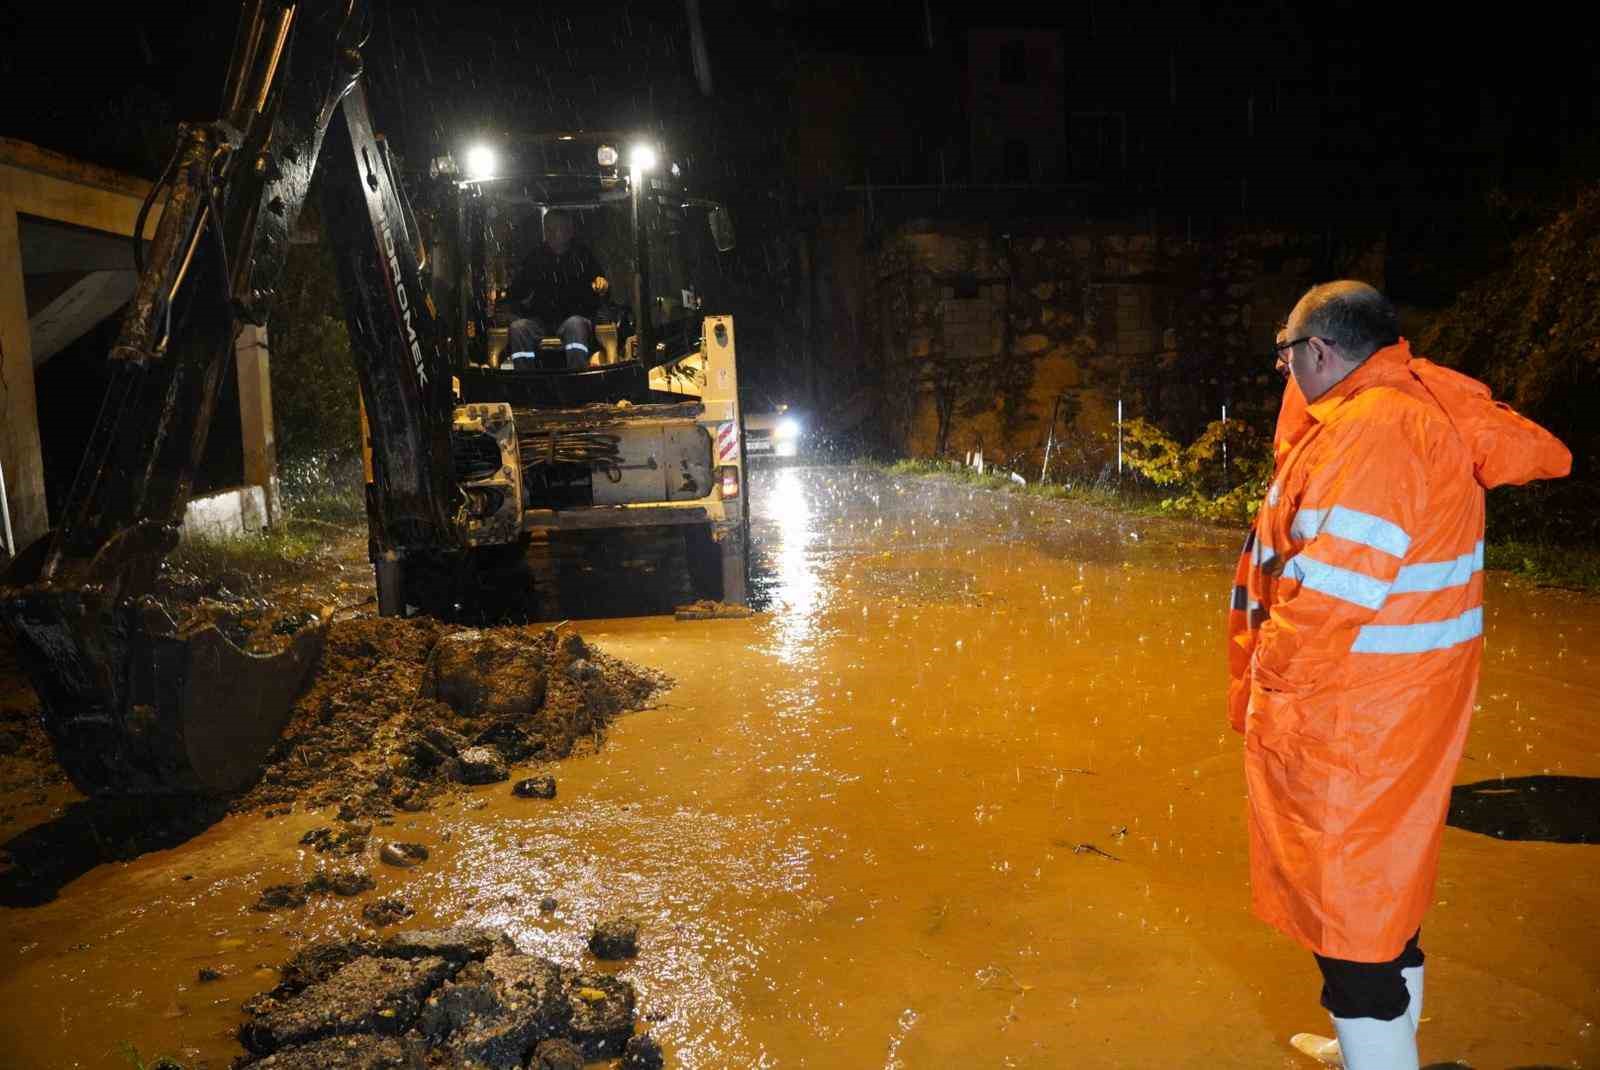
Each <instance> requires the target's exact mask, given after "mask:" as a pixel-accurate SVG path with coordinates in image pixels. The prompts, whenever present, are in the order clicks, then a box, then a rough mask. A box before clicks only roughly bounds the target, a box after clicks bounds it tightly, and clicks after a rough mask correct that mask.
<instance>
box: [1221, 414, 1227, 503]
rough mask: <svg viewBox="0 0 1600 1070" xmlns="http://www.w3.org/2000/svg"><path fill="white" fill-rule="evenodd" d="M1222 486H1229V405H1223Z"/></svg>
mask: <svg viewBox="0 0 1600 1070" xmlns="http://www.w3.org/2000/svg"><path fill="white" fill-rule="evenodd" d="M1222 485H1223V486H1225V487H1226V486H1227V485H1228V403H1227V402H1226V401H1224V402H1223V403H1222Z"/></svg>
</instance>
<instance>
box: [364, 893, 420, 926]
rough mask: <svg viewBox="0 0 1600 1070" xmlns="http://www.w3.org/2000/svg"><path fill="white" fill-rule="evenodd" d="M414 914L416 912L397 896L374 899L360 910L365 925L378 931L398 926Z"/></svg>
mask: <svg viewBox="0 0 1600 1070" xmlns="http://www.w3.org/2000/svg"><path fill="white" fill-rule="evenodd" d="M415 913H416V911H415V910H412V909H411V907H410V905H409V904H407V903H406V901H405V900H404V899H401V898H400V897H399V896H397V895H388V896H384V897H383V898H382V899H374V900H373V901H372V902H370V903H367V904H365V905H364V906H362V908H361V916H362V917H363V918H365V919H366V920H367V923H368V924H369V925H372V926H374V927H376V928H380V929H381V928H383V927H385V926H388V925H398V924H400V922H402V921H404V920H406V919H407V918H409V917H411V915H413V914H415Z"/></svg>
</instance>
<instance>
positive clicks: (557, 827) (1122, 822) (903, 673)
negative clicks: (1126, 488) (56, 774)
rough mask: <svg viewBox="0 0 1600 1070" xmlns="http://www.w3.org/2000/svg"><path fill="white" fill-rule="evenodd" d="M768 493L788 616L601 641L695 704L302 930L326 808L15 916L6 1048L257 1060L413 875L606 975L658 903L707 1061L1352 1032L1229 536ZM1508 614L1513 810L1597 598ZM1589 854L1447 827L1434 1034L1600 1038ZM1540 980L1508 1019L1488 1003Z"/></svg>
mask: <svg viewBox="0 0 1600 1070" xmlns="http://www.w3.org/2000/svg"><path fill="white" fill-rule="evenodd" d="M752 491H753V493H752V504H753V515H752V526H753V548H754V553H755V564H756V568H755V575H756V582H757V585H758V591H760V592H761V593H762V596H763V597H764V598H765V600H766V601H765V611H764V612H763V613H761V614H759V615H758V616H756V617H754V618H752V619H749V620H716V621H701V622H676V621H673V620H671V619H668V618H660V617H633V618H630V619H610V620H598V621H592V622H588V623H585V624H584V625H583V632H584V634H585V636H586V637H587V638H588V639H589V640H590V641H592V642H595V643H596V644H597V645H599V646H600V647H601V648H602V649H604V650H606V651H608V652H610V653H613V654H616V655H618V656H621V657H625V658H628V659H630V660H633V661H638V662H642V663H645V664H650V665H654V666H658V667H660V668H662V669H665V670H666V671H668V672H670V673H671V674H672V675H673V676H674V677H675V678H676V679H677V681H678V686H677V687H676V688H675V690H673V691H672V692H671V693H669V694H668V695H666V696H665V697H664V699H663V700H662V702H661V704H660V706H659V707H658V708H656V709H653V710H650V711H647V712H642V713H639V714H636V715H633V716H630V717H627V718H624V719H623V720H621V721H619V722H617V723H616V724H615V725H614V726H613V727H612V728H611V729H610V731H609V732H608V734H607V738H606V740H605V744H604V746H603V748H602V749H601V750H600V751H599V752H598V753H597V754H595V755H593V756H591V757H584V758H574V759H571V760H568V761H565V762H562V763H559V764H557V765H555V766H554V767H553V768H551V769H550V770H548V771H549V772H552V773H554V775H555V776H556V777H557V779H558V780H559V783H560V788H559V794H558V797H557V798H556V799H554V800H549V801H544V800H526V799H517V798H514V797H512V796H511V795H510V793H509V790H508V789H507V787H506V786H505V785H503V784H502V785H495V786H490V787H486V788H481V789H477V790H476V791H475V792H474V793H473V795H472V796H471V797H470V798H468V799H466V800H463V801H462V802H460V803H456V804H451V805H446V806H442V807H441V808H439V809H438V810H436V811H435V812H432V813H424V814H415V815H413V814H399V815H396V817H395V821H394V824H393V825H389V826H385V825H382V824H380V825H379V826H378V827H377V828H376V829H375V830H374V833H373V835H374V839H375V840H377V841H380V842H381V841H383V840H388V839H394V840H403V841H413V842H418V843H422V844H423V845H425V846H426V847H428V849H429V851H430V856H429V859H428V861H427V862H426V863H424V864H423V865H421V866H419V867H417V868H415V869H411V870H405V871H398V870H391V869H390V868H389V867H385V866H380V865H376V864H372V863H371V860H368V861H369V865H370V868H371V869H372V870H373V874H374V876H375V878H376V879H377V881H378V887H377V888H376V889H375V890H373V891H372V892H369V893H367V894H366V895H365V896H362V897H358V898H355V899H350V900H345V899H338V898H333V897H330V898H326V899H319V900H314V901H313V902H312V904H311V905H309V906H308V907H307V908H305V909H304V910H300V911H294V912H288V913H282V914H272V915H262V914H257V913H255V912H253V911H251V910H250V909H249V906H250V904H251V903H252V902H253V901H254V900H255V898H256V895H257V894H258V892H259V889H260V888H261V887H262V886H264V885H267V884H272V883H278V882H282V881H285V880H289V879H298V878H301V877H303V876H304V875H306V872H307V871H308V870H309V868H310V867H312V866H314V865H315V864H316V863H317V861H318V859H317V858H316V857H314V856H312V855H311V854H308V853H307V849H306V848H303V847H301V846H300V845H299V843H298V841H299V838H300V836H301V834H302V833H304V832H305V831H306V829H308V828H311V827H313V826H315V825H319V824H323V825H325V824H328V823H330V820H331V814H327V813H321V814H319V813H295V814H292V815H290V816H288V817H284V818H280V819H276V820H265V819H262V818H259V817H249V818H228V819H226V820H225V821H223V822H221V823H219V824H217V825H215V826H213V827H211V828H210V829H208V830H206V831H205V832H203V833H202V834H201V835H199V836H197V837H196V838H194V839H192V840H190V841H188V842H187V843H184V844H182V845H181V846H178V847H176V848H175V849H172V850H157V851H150V852H148V853H145V854H143V855H140V856H139V857H137V858H134V859H133V860H132V861H130V862H127V863H125V864H103V865H96V866H93V867H92V868H88V869H84V868H81V867H79V868H75V869H70V870H67V871H64V872H63V874H62V875H61V877H60V879H59V880H57V881H54V882H52V889H54V888H56V887H58V886H59V894H58V895H57V897H56V898H55V899H54V900H53V901H50V902H44V903H42V905H38V906H30V907H28V908H26V909H11V910H5V909H0V1007H3V1008H5V1010H4V1011H3V1012H0V1052H4V1053H5V1055H4V1056H3V1057H0V1063H4V1064H5V1065H6V1066H7V1067H8V1068H9V1067H12V1066H15V1067H18V1068H19V1070H44V1068H50V1070H56V1068H59V1067H72V1066H82V1067H96V1068H108V1070H109V1068H112V1067H119V1068H120V1067H124V1066H125V1065H126V1061H125V1060H124V1059H123V1058H122V1056H121V1054H120V1051H119V1045H120V1044H121V1043H122V1042H124V1041H126V1042H129V1043H131V1044H133V1045H135V1046H136V1047H137V1048H138V1049H139V1051H140V1052H142V1053H144V1054H145V1055H146V1057H147V1058H148V1056H149V1055H150V1054H151V1053H154V1052H162V1051H173V1052H176V1053H178V1054H180V1055H187V1056H188V1057H189V1059H190V1061H198V1060H200V1059H204V1060H207V1061H209V1065H210V1066H212V1067H213V1068H218V1067H222V1066H225V1065H227V1064H228V1061H229V1060H230V1059H231V1057H232V1056H233V1055H234V1054H236V1053H237V1051H238V1048H237V1046H236V1044H235V1043H234V1041H233V1039H232V1034H231V1030H233V1029H234V1028H235V1027H236V1026H237V1024H238V1021H239V1010H238V1007H239V1003H240V1001H241V1000H243V999H244V998H246V997H247V996H249V995H251V994H253V993H255V992H256V991H259V990H260V989H262V988H265V987H268V986H270V984H271V983H272V981H273V974H272V972H271V971H270V970H267V969H263V968H261V966H260V964H263V963H274V962H280V961H282V960H283V959H284V958H286V957H287V954H288V951H289V949H290V948H292V947H293V946H295V945H297V944H299V943H302V942H304V941H305V940H309V939H313V938H317V937H323V936H352V935H371V934H372V932H373V930H372V929H371V928H370V927H368V926H366V925H365V923H364V922H363V921H362V919H361V916H360V907H361V905H362V904H363V903H364V902H365V901H367V900H369V899H371V898H373V897H377V896H384V895H399V896H401V897H403V898H404V899H405V900H406V901H407V902H408V903H409V904H410V905H411V906H412V907H413V908H414V909H415V910H416V911H417V913H416V916H415V917H413V918H411V919H409V920H408V921H406V922H405V923H404V925H405V927H407V928H421V927H426V926H433V925H439V924H449V923H455V922H461V921H466V922H478V923H488V924H495V925H500V926H504V927H505V928H507V929H508V930H510V931H511V932H512V933H513V934H514V935H515V937H516V939H517V940H518V942H519V943H520V944H521V945H522V946H523V947H524V948H525V949H527V950H529V951H536V952H538V953H541V954H545V955H548V956H550V957H552V958H556V959H558V960H560V961H562V962H566V963H574V964H576V963H583V964H586V965H592V964H593V962H592V960H591V959H590V958H589V957H588V953H587V951H586V949H585V942H586V939H587V936H588V933H589V930H590V927H591V926H592V925H593V924H594V923H595V922H596V921H598V920H599V919H601V918H603V917H605V916H608V915H612V914H618V913H622V914H631V915H633V916H634V917H636V918H637V919H638V920H639V921H641V923H642V933H641V937H640V952H639V956H638V958H636V959H634V960H631V961H629V962H627V963H623V964H613V965H606V966H603V967H601V968H604V969H608V970H613V971H616V972H618V973H619V974H620V975H621V976H623V977H625V978H627V979H629V980H630V981H632V982H633V983H634V984H635V985H636V986H637V987H638V990H639V994H640V1013H641V1017H642V1018H643V1019H644V1021H645V1022H646V1023H647V1024H648V1025H649V1026H650V1028H651V1029H652V1030H653V1031H654V1032H655V1034H656V1035H657V1036H658V1038H660V1039H661V1040H662V1041H663V1043H664V1044H665V1046H666V1048H667V1051H668V1058H669V1065H672V1066H674V1067H678V1068H681V1070H696V1068H705V1070H721V1068H726V1067H776V1066H782V1067H825V1068H834V1067H851V1068H854V1067H868V1068H871V1067H905V1068H921V1067H947V1066H949V1067H954V1066H986V1067H988V1066H993V1067H1007V1066H1009V1067H1037V1068H1053V1067H1072V1068H1075V1070H1076V1068H1090V1070H1094V1068H1107V1070H1110V1068H1123V1067H1146V1066H1148V1067H1167V1066H1226V1067H1260V1068H1264V1070H1265V1068H1272V1070H1279V1068H1281V1067H1283V1066H1285V1065H1287V1060H1290V1059H1292V1053H1291V1052H1289V1050H1288V1049H1287V1048H1286V1046H1285V1044H1284V1038H1285V1037H1287V1036H1288V1035H1290V1034H1291V1033H1293V1032H1296V1031H1299V1030H1301V1029H1305V1028H1310V1027H1314V1026H1315V1024H1316V1022H1317V1021H1319V1020H1321V1021H1325V1019H1324V1018H1323V1017H1322V1012H1321V1009H1320V1008H1319V1007H1318V1005H1317V1001H1316V999H1317V988H1316V983H1315V980H1314V978H1315V974H1314V971H1310V970H1309V962H1308V960H1307V959H1306V957H1305V956H1304V955H1302V954H1301V953H1300V952H1299V951H1298V949H1296V948H1292V947H1289V946H1287V944H1286V942H1285V941H1283V940H1282V939H1281V938H1279V937H1277V936H1275V935H1274V934H1273V933H1272V932H1271V931H1270V930H1267V929H1266V928H1265V927H1264V926H1262V925H1260V924H1259V923H1258V922H1256V921H1255V920H1254V919H1253V918H1252V917H1251V916H1250V913H1249V909H1248V893H1247V891H1246V888H1247V880H1248V873H1247V863H1246V857H1245V829H1244V823H1243V803H1242V792H1243V787H1242V770H1241V763H1240V756H1239V750H1240V744H1239V740H1238V737H1237V736H1235V735H1234V734H1233V733H1232V732H1230V731H1229V730H1228V729H1227V728H1226V726H1225V722H1224V715H1223V691H1224V687H1225V672H1224V669H1223V664H1222V648H1221V647H1222V642H1221V638H1220V630H1221V616H1222V604H1223V603H1222V600H1223V596H1224V595H1225V593H1226V591H1227V589H1228V586H1229V584H1230V583H1231V573H1232V566H1233V556H1234V553H1235V552H1236V550H1237V546H1238V539H1237V538H1236V537H1235V536H1234V534H1233V533H1231V532H1221V531H1214V530H1212V529H1206V528H1199V527H1188V526H1168V525H1164V524H1162V525H1157V524H1154V523H1152V522H1149V521H1143V520H1140V521H1130V520H1128V519H1127V518H1117V517H1110V516H1107V515H1105V514H1098V513H1094V512H1091V511H1088V510H1083V509H1076V508H1073V507H1070V506H1057V505H1053V504H1049V503H1041V502H1038V501H1036V500H1034V499H1031V498H1027V497H1023V496H1020V495H993V494H987V493H983V492H975V491H972V490H971V489H969V488H966V487H961V486H954V485H950V484H945V483H941V482H938V481H930V480H920V479H896V478H892V477H887V476H884V475H882V474H880V473H875V472H870V471H865V470H842V469H832V470H828V469H822V470H816V469H813V470H806V469H798V468H785V469H776V470H761V471H758V472H757V473H756V474H755V477H754V478H753V479H752ZM1488 601H1489V603H1490V606H1491V613H1490V629H1489V630H1490V647H1489V653H1488V655H1487V657H1486V664H1485V674H1484V687H1483V688H1482V690H1481V694H1482V695H1483V700H1482V701H1483V708H1482V710H1481V711H1480V712H1479V714H1478V715H1477V718H1476V721H1475V724H1474V728H1473V735H1472V738H1471V739H1470V740H1469V747H1468V751H1469V762H1468V765H1467V766H1466V767H1465V769H1464V772H1467V773H1468V774H1469V775H1466V776H1464V777H1463V779H1470V780H1473V781H1477V782H1479V783H1478V784H1475V785H1473V786H1472V788H1471V789H1467V790H1469V791H1470V792H1471V793H1472V794H1473V795H1474V796H1475V797H1479V796H1481V797H1482V802H1481V806H1484V807H1488V806H1492V805H1501V804H1503V801H1504V800H1505V799H1506V798H1508V796H1506V795H1499V796H1493V795H1489V796H1485V795H1484V794H1483V792H1482V791H1477V790H1475V789H1477V788H1480V787H1492V786H1495V785H1499V784H1500V783H1501V781H1500V780H1499V779H1498V778H1499V777H1500V776H1502V775H1504V776H1507V777H1508V778H1510V779H1508V781H1507V782H1506V783H1508V784H1515V783H1516V778H1518V777H1523V776H1527V775H1529V774H1538V775H1539V776H1544V775H1545V770H1546V768H1549V769H1551V770H1552V772H1551V773H1549V775H1550V776H1551V777H1554V778H1559V777H1560V776H1562V775H1569V776H1571V777H1573V778H1577V777H1580V776H1588V777H1592V776H1594V775H1596V774H1600V750H1597V746H1596V740H1595V736H1594V733H1593V730H1592V721H1591V712H1590V711H1591V709H1592V707H1593V705H1594V702H1593V696H1594V695H1595V694H1600V663H1597V656H1600V655H1597V654H1596V653H1594V652H1596V651H1600V642H1596V641H1595V636H1594V632H1595V631H1596V629H1597V627H1600V613H1597V610H1596V607H1595V606H1594V604H1593V603H1592V602H1580V601H1572V602H1560V601H1555V600H1552V599H1550V598H1548V597H1546V596H1543V595H1539V596H1535V595H1517V594H1515V593H1514V592H1507V591H1502V590H1497V589H1491V590H1490V592H1489V594H1488ZM1553 665H1557V666H1559V671H1553V670H1552V668H1551V667H1552V666H1553ZM1562 769H1564V770H1566V773H1565V774H1562V773H1561V772H1560V770H1562ZM535 771H537V770H530V771H529V772H535ZM517 775H527V774H525V773H522V772H521V771H520V770H519V772H518V774H517ZM1540 786H1541V791H1540V793H1539V794H1540V795H1541V797H1542V796H1544V795H1545V792H1544V790H1543V782H1542V781H1541V782H1540ZM1530 797H1531V795H1530ZM1497 799H1498V800H1501V803H1495V802H1494V801H1493V800H1497ZM1589 805H1590V806H1591V808H1592V805H1593V803H1592V801H1591V803H1590V804H1589ZM101 828H102V831H104V828H105V826H101ZM375 846H376V845H375ZM102 857H108V856H102ZM1590 857H1591V854H1590V852H1588V851H1587V850H1586V849H1583V848H1578V849H1567V848H1553V847H1549V846H1546V845H1543V844H1519V843H1515V842H1507V841H1503V840H1498V839H1490V838H1487V837H1481V836H1470V835H1466V834H1463V833H1461V832H1459V831H1456V830H1454V829H1452V830H1447V832H1446V839H1445V855H1444V870H1443V874H1442V881H1441V893H1440V896H1439V898H1440V900H1441V904H1440V906H1439V907H1437V908H1436V909H1435V911H1434V912H1432V913H1430V915H1429V919H1428V921H1427V923H1426V925H1427V928H1428V931H1429V934H1430V946H1429V951H1430V953H1435V954H1438V955H1439V956H1440V959H1439V961H1440V962H1441V963H1442V964H1443V966H1442V968H1443V969H1446V970H1449V971H1450V972H1451V974H1452V975H1453V976H1455V977H1456V978H1457V981H1456V982H1455V983H1454V984H1453V985H1452V986H1450V987H1445V988H1442V989H1441V995H1440V997H1439V1000H1438V1006H1437V1008H1436V1009H1435V1010H1434V1011H1433V1012H1431V1013H1432V1017H1431V1019H1430V1023H1429V1028H1428V1033H1427V1035H1426V1037H1425V1040H1424V1047H1425V1049H1427V1050H1425V1055H1431V1056H1432V1057H1434V1058H1438V1057H1441V1056H1444V1055H1450V1054H1452V1053H1470V1055H1471V1061H1472V1062H1473V1064H1474V1065H1480V1066H1488V1065H1493V1066H1514V1065H1528V1064H1532V1063H1537V1062H1549V1063H1560V1064H1573V1063H1581V1062H1582V1061H1583V1060H1584V1059H1586V1058H1587V1057H1588V1055H1589V1053H1591V1052H1593V1051H1594V1046H1595V1043H1596V1040H1595V1033H1594V1029H1595V1027H1594V1026H1592V1025H1590V1024H1588V1023H1592V1022H1595V1021H1600V1000H1597V997H1596V985H1595V981H1594V977H1593V956H1592V955H1587V956H1586V955H1584V954H1576V955H1551V954H1549V948H1551V947H1562V948H1592V947H1594V946H1596V944H1595V938H1596V932H1597V930H1596V929H1595V925H1596V923H1595V921H1594V920H1593V919H1594V918H1596V917H1597V916H1600V879H1582V878H1583V874H1578V875H1577V877H1578V879H1575V873H1574V870H1573V869H1572V867H1573V866H1574V865H1584V864H1587V865H1589V866H1590V869H1589V870H1588V871H1587V873H1588V874H1589V875H1590V876H1600V874H1597V873H1596V871H1595V870H1594V869H1593V865H1594V863H1591V862H1588V859H1589V858H1590ZM1575 859H1576V860H1577V861H1574V860H1575ZM547 899H549V900H554V906H553V909H541V906H540V904H541V901H544V900H547ZM30 901H32V902H38V901H39V900H38V899H37V898H35V899H34V900H30ZM386 931H389V930H386ZM202 966H204V967H207V968H211V969H216V970H219V971H220V972H221V973H222V974H223V977H222V979H221V980H219V981H215V982H211V983H208V984H205V985H200V984H198V983H197V981H196V972H197V970H198V969H199V968H200V967H202ZM1508 988H1509V989H1514V990H1515V991H1516V992H1517V1007H1516V1012H1515V1013H1516V1020H1515V1022H1511V1021H1510V1020H1509V1019H1507V1018H1505V1017H1504V1015H1502V1014H1500V1011H1499V1010H1497V1009H1496V1008H1497V1007H1498V1006H1499V1005H1498V1004H1496V1003H1494V1002H1493V1001H1492V1000H1490V999H1488V998H1487V997H1485V996H1484V995H1483V993H1484V992H1491V993H1492V992H1495V991H1501V990H1508ZM1435 1048H1437V1051H1434V1050H1433V1049H1435Z"/></svg>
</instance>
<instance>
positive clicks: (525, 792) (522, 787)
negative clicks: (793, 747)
mask: <svg viewBox="0 0 1600 1070" xmlns="http://www.w3.org/2000/svg"><path fill="white" fill-rule="evenodd" d="M511 794H513V795H516V796H519V797H521V798H524V799H554V798H555V797H556V778H555V777H553V776H531V777H529V778H528V779H526V780H519V781H517V782H516V783H515V784H514V785H512V787H511Z"/></svg>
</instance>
